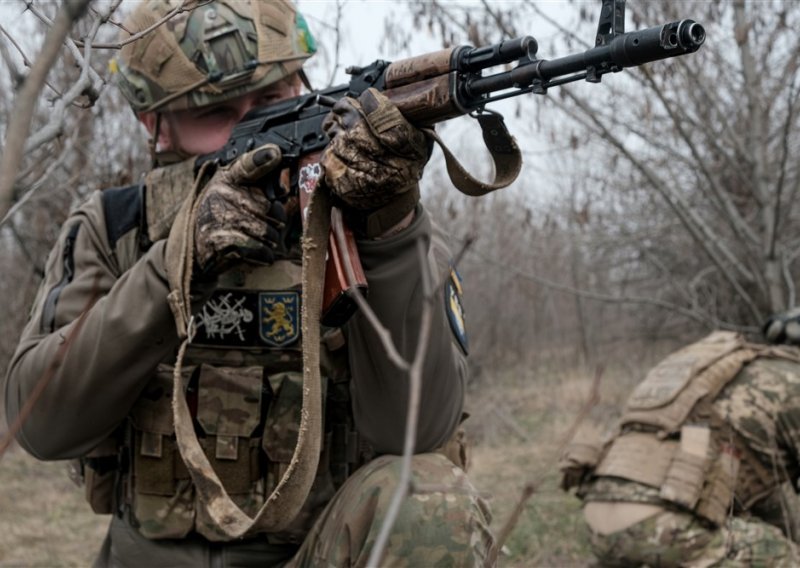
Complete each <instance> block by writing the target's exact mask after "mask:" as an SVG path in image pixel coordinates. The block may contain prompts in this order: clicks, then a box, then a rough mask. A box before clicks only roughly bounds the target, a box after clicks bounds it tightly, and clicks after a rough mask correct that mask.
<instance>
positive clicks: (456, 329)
mask: <svg viewBox="0 0 800 568" xmlns="http://www.w3.org/2000/svg"><path fill="white" fill-rule="evenodd" d="M462 294H463V291H462V288H461V276H460V275H459V274H458V271H457V270H456V269H455V268H451V269H450V278H448V279H447V282H446V283H445V286H444V306H445V310H446V311H447V319H448V320H450V329H452V330H453V335H454V336H455V338H456V340H457V341H458V344H459V345H460V346H461V350H462V351H463V352H464V355H467V353H468V352H469V339H468V338H467V325H466V322H465V320H464V303H463V301H462V299H461V296H462Z"/></svg>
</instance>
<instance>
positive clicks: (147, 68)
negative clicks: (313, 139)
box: [112, 0, 316, 112]
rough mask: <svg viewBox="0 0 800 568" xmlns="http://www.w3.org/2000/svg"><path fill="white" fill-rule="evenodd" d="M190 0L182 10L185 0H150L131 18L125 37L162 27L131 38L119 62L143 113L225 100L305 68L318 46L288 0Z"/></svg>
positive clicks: (126, 88)
mask: <svg viewBox="0 0 800 568" xmlns="http://www.w3.org/2000/svg"><path fill="white" fill-rule="evenodd" d="M184 4H185V5H184V7H183V10H184V11H180V10H179V7H180V6H181V0H144V1H142V2H139V3H137V5H136V8H135V9H134V10H133V12H131V13H130V15H129V16H128V18H127V19H126V21H125V24H124V31H123V32H122V34H121V38H120V39H121V40H122V41H124V40H126V39H128V38H130V37H131V36H133V35H136V34H140V33H142V32H144V31H146V30H149V29H150V28H152V27H153V26H156V27H155V29H153V30H152V31H147V32H146V33H145V34H144V35H143V36H142V37H141V38H139V39H137V40H136V41H133V42H130V43H128V44H126V45H124V46H123V47H122V49H121V51H120V54H119V57H118V58H117V59H116V60H114V62H112V71H114V72H116V76H117V82H118V85H119V87H120V90H121V91H122V94H123V96H124V97H125V98H126V99H127V100H128V102H130V104H131V107H133V110H134V111H135V112H146V111H154V110H169V111H175V110H184V109H190V108H194V107H198V106H205V105H209V104H214V103H219V102H223V101H226V100H228V99H232V98H234V97H237V96H239V95H242V94H245V93H248V92H250V91H253V90H255V89H259V88H261V87H266V86H267V85H271V84H273V83H276V82H278V81H280V80H281V79H283V78H285V77H288V76H289V75H291V74H293V73H296V72H300V73H301V75H302V65H303V63H304V62H305V60H306V59H308V58H309V57H311V56H312V55H313V54H314V53H315V52H316V43H315V41H314V37H313V36H312V35H311V32H310V31H309V29H308V25H307V24H306V21H305V19H304V18H303V16H302V15H301V14H300V13H299V12H298V11H297V10H296V9H295V7H294V6H293V5H292V4H291V3H290V2H288V1H287V0H269V1H266V0H215V1H212V2H208V1H202V0H190V1H189V2H185V3H184ZM174 11H177V13H176V14H175V15H173V16H172V17H170V18H169V19H167V20H166V21H163V20H164V18H166V17H167V16H168V15H169V14H170V13H172V12H174ZM159 22H162V23H161V24H160V25H157V24H158V23H159ZM302 78H303V80H304V81H306V80H305V76H304V75H303V76H302ZM306 82H307V81H306Z"/></svg>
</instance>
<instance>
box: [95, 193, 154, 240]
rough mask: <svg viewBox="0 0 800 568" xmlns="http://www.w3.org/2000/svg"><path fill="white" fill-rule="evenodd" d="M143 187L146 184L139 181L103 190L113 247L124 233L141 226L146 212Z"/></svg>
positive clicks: (107, 223) (109, 236)
mask: <svg viewBox="0 0 800 568" xmlns="http://www.w3.org/2000/svg"><path fill="white" fill-rule="evenodd" d="M143 189H144V186H143V185H142V184H139V183H137V184H136V185H129V186H127V187H114V188H111V189H104V190H103V191H102V193H101V195H102V198H103V213H104V215H105V220H106V235H107V236H108V242H109V244H110V245H111V248H112V249H113V248H116V245H117V241H118V240H119V239H120V238H121V237H122V235H124V234H125V233H127V232H128V231H130V230H132V229H135V228H137V227H139V226H141V221H142V213H143V212H144V199H143V194H144V192H143Z"/></svg>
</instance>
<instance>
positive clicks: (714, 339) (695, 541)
mask: <svg viewBox="0 0 800 568" xmlns="http://www.w3.org/2000/svg"><path fill="white" fill-rule="evenodd" d="M794 319H795V320H796V319H797V318H794ZM791 320H792V318H788V319H787V318H784V317H778V318H773V319H772V320H770V322H768V324H767V326H766V327H765V330H767V337H768V338H769V339H770V340H772V341H773V342H776V343H777V342H786V343H792V341H790V340H791V328H792V327H793V326H797V323H798V322H797V321H794V322H793V324H792V323H791ZM787 323H789V324H790V325H789V326H788V327H789V329H790V333H789V335H787V333H786V329H787V325H786V324H787ZM798 339H800V335H798V336H795V341H793V342H794V343H795V344H797V343H798V341H797V340H798ZM799 460H800V349H797V348H796V347H785V346H780V347H776V346H764V345H755V344H750V343H747V342H746V341H744V340H743V338H742V337H741V336H739V335H736V334H733V333H729V332H716V333H713V334H711V335H709V336H708V337H706V338H705V339H703V340H702V341H700V342H698V343H695V344H693V345H690V346H688V347H685V348H683V349H681V350H679V351H678V352H676V353H674V354H672V355H670V356H669V357H667V358H666V359H665V360H664V361H662V362H661V363H659V364H658V365H657V366H656V367H655V368H653V369H652V370H651V371H650V372H649V373H648V374H647V377H646V378H645V380H644V381H643V382H642V383H640V384H639V385H638V386H637V387H636V388H635V389H634V391H633V393H632V394H631V396H630V398H629V399H628V402H627V405H626V407H625V411H624V413H623V416H622V419H621V423H620V427H619V429H618V431H617V432H616V434H615V436H614V437H613V439H612V440H611V441H610V442H608V443H606V444H605V445H601V444H595V443H592V442H590V441H588V440H583V441H579V440H576V441H574V442H573V444H571V446H570V447H568V449H567V451H566V452H565V454H564V456H563V459H562V473H563V474H564V477H563V480H562V482H563V487H564V489H570V488H572V487H577V494H578V496H579V497H580V498H581V499H583V501H584V507H583V514H584V518H585V521H586V523H587V525H588V529H589V534H590V538H591V548H592V551H593V552H594V554H595V555H596V556H597V558H598V559H599V560H600V562H601V563H602V564H603V565H609V566H641V565H647V566H653V567H655V566H719V565H725V566H728V565H734V566H797V564H798V562H800V556H799V555H798V549H797V546H796V544H795V542H796V541H797V539H798V534H797V532H796V528H795V527H796V526H797V519H796V518H795V517H796V515H797V514H798V509H797V496H796V494H795V492H796V490H797V486H796V482H797V479H798V475H800V461H799Z"/></svg>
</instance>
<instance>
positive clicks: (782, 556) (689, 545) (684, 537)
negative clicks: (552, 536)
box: [590, 510, 800, 568]
mask: <svg viewBox="0 0 800 568" xmlns="http://www.w3.org/2000/svg"><path fill="white" fill-rule="evenodd" d="M590 538H591V547H592V552H593V553H594V554H595V556H596V557H597V558H598V560H600V562H601V563H602V565H603V566H645V565H646V566H649V567H651V568H656V567H669V566H676V567H677V566H705V567H710V566H772V567H775V568H778V567H783V566H797V563H798V561H800V555H798V550H797V547H796V545H795V544H793V543H792V542H790V541H789V540H788V539H787V538H786V537H785V536H783V534H782V533H781V532H780V530H778V529H777V528H776V527H773V526H771V525H768V524H766V523H764V522H762V521H760V520H758V519H744V518H741V517H731V518H730V519H728V522H727V523H726V525H725V526H723V527H719V528H717V529H714V528H709V527H708V525H707V524H704V523H703V522H702V521H700V519H698V518H697V517H696V516H695V515H692V514H690V513H681V512H674V511H666V510H665V511H664V512H663V513H660V514H657V515H655V516H653V517H650V518H649V519H647V520H645V521H642V522H640V523H636V524H634V525H633V526H631V527H628V528H627V529H625V530H621V531H618V532H615V533H612V534H610V535H602V534H599V533H594V532H593V533H591V537H590Z"/></svg>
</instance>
